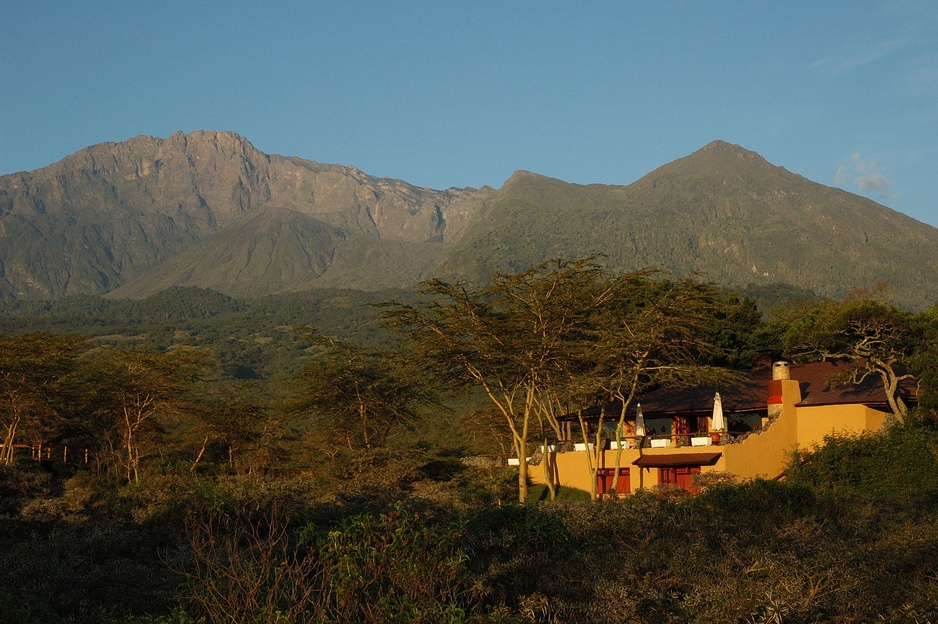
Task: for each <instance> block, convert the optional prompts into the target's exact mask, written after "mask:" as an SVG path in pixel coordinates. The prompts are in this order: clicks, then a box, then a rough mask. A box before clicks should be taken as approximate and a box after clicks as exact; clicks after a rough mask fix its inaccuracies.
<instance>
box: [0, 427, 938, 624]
mask: <svg viewBox="0 0 938 624" xmlns="http://www.w3.org/2000/svg"><path fill="white" fill-rule="evenodd" d="M936 441H938V433H936V431H935V430H933V429H931V428H929V427H926V426H922V425H909V426H906V427H902V428H893V429H891V430H889V431H888V432H885V433H883V434H881V435H870V436H863V437H860V438H851V439H841V438H832V439H830V440H829V441H828V444H827V445H826V446H824V447H822V448H820V449H816V450H814V451H810V452H804V453H801V454H799V455H798V456H797V458H796V461H795V463H794V464H793V465H792V467H791V469H790V471H789V478H788V480H787V481H781V482H779V481H752V482H745V483H739V484H734V483H730V482H726V481H723V482H720V481H718V482H715V483H711V484H708V485H707V486H706V487H705V489H704V491H703V492H702V493H701V494H699V495H697V496H690V495H677V496H664V495H661V493H653V492H646V493H639V494H636V495H633V496H630V497H627V498H624V499H620V500H618V501H601V502H590V501H584V502H576V501H565V502H554V503H528V504H526V505H517V504H504V503H502V504H499V503H498V502H496V500H497V499H487V498H486V497H484V496H480V495H479V494H478V491H480V490H484V489H486V488H488V487H492V475H487V474H484V473H477V474H476V476H475V477H474V476H473V473H472V471H465V470H455V469H453V470H450V469H447V470H439V469H438V468H439V467H438V466H436V465H434V469H432V470H429V469H428V470H426V471H424V470H422V469H420V468H419V466H420V465H421V464H420V462H417V461H416V458H415V463H413V464H407V466H406V469H402V470H399V471H395V472H396V473H397V474H399V478H397V479H386V480H385V481H382V482H380V483H381V485H380V488H379V489H381V490H383V491H384V492H385V495H378V492H377V491H376V490H375V489H372V490H369V489H368V487H367V484H368V483H379V481H377V480H375V481H373V482H372V481H369V475H368V474H367V472H362V473H360V474H359V477H360V478H361V482H360V483H358V485H356V486H355V487H351V484H352V482H350V483H349V487H346V488H344V489H340V490H338V491H333V492H332V493H327V492H325V491H324V490H323V488H322V484H321V483H320V482H318V481H317V480H316V479H311V478H309V477H307V476H303V475H298V476H296V477H291V478H287V477H285V476H280V477H266V478H262V477H247V476H237V475H232V476H227V477H225V476H215V477H206V476H198V475H194V474H191V473H189V472H188V471H183V472H180V473H172V472H170V473H167V474H165V475H163V476H160V477H158V478H157V477H155V476H154V477H151V478H150V479H148V480H147V481H145V482H142V483H141V484H139V485H121V484H118V483H116V482H113V481H99V480H98V479H99V478H97V477H94V476H93V475H89V474H84V473H80V474H78V475H76V476H74V477H71V478H70V479H69V480H67V481H66V482H64V484H62V487H60V488H59V491H60V492H61V496H59V497H58V498H55V492H56V489H55V488H53V487H51V486H50V485H49V484H48V483H47V481H48V479H47V478H45V477H44V478H42V479H40V478H38V477H37V476H36V475H35V474H34V475H33V476H30V474H28V473H27V474H17V473H16V472H15V471H16V470H22V469H21V468H16V469H13V472H7V473H4V475H3V477H4V481H3V482H4V483H5V484H6V487H7V488H8V491H11V492H15V493H16V496H17V497H18V498H17V500H18V503H17V504H16V505H12V506H7V507H5V512H6V516H5V517H4V518H2V519H0V523H2V526H0V542H2V544H0V546H2V550H0V588H2V589H0V608H2V609H3V611H2V613H3V614H4V617H7V616H9V617H11V618H14V621H17V622H27V623H30V622H36V623H39V622H133V623H135V624H196V623H197V622H204V623H206V624H207V623H213V622H232V621H237V622H258V623H260V622H264V623H266V622H378V621H398V622H478V623H482V624H484V623H490V622H505V623H508V622H532V623H541V622H544V623H546V622H583V623H594V622H595V623H605V622H642V623H664V622H675V623H677V622H701V623H703V622H708V623H709V622H725V623H731V622H732V623H740V622H817V621H825V622H847V621H889V622H928V621H938V505H936V504H935V498H934V491H935V489H934V487H935V471H934V468H935V465H934V463H933V462H934V461H935V455H934V453H935V449H936V448H938V444H936ZM402 466H403V464H402ZM370 469H373V470H381V468H380V466H377V465H376V466H372V467H371V468H370ZM362 470H366V467H365V466H362ZM873 472H875V473H876V474H878V475H879V478H876V479H873V478H871V476H870V475H871V474H872V473H873ZM386 476H388V475H386ZM495 481H496V482H498V479H495ZM335 485H336V484H335V483H332V486H335ZM502 485H503V484H502ZM496 487H501V486H496ZM450 490H452V491H450ZM465 490H468V491H471V492H473V494H472V495H471V496H470V497H468V498H465V497H462V496H460V495H459V492H461V491H465ZM503 500H504V499H503ZM37 501H52V502H50V503H49V506H48V509H50V510H51V509H53V508H55V509H58V510H60V511H61V510H67V513H59V512H56V513H54V514H52V513H51V512H50V514H51V515H50V516H48V517H47V518H45V519H42V518H41V517H40V516H41V514H39V513H37V510H39V508H40V507H41V505H40V503H39V502H37ZM56 501H57V502H56ZM28 510H32V511H29V514H28V515H27V514H26V512H27V511H28Z"/></svg>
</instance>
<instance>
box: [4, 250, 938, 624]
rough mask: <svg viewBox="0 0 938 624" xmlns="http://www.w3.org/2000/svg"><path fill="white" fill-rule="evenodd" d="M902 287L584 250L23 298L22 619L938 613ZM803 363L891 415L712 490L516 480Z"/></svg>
mask: <svg viewBox="0 0 938 624" xmlns="http://www.w3.org/2000/svg"><path fill="white" fill-rule="evenodd" d="M888 295H889V293H888V288H886V287H883V286H880V287H877V288H874V289H871V290H869V291H864V292H856V293H851V294H850V295H849V296H848V297H846V298H844V299H843V300H836V301H835V300H826V299H819V298H816V297H813V296H812V295H811V293H809V292H806V291H803V290H800V289H797V288H791V287H784V286H776V287H772V288H769V289H764V291H762V292H754V291H751V290H750V291H744V292H742V293H737V292H732V291H729V290H726V289H724V288H721V287H719V286H718V285H716V284H713V283H708V282H702V281H698V280H694V279H674V278H671V277H670V276H668V275H666V274H663V273H660V272H656V271H639V272H634V273H628V274H621V275H611V274H608V273H607V272H605V271H604V270H603V269H601V268H600V267H599V266H598V265H597V264H595V263H594V262H593V261H592V260H590V259H586V260H554V261H550V262H547V263H544V264H542V265H540V266H538V267H535V268H533V269H530V270H528V271H523V272H520V273H517V274H511V275H498V276H496V277H494V278H492V279H491V280H490V281H488V282H486V283H484V284H479V285H473V284H463V283H449V282H443V281H431V282H427V283H424V284H423V285H422V288H421V289H420V290H419V291H417V292H404V291H384V292H379V293H361V292H356V291H341V290H335V291H320V292H316V293H302V294H293V295H278V296H271V297H267V298H264V299H257V300H236V299H232V298H230V297H227V296H224V295H220V294H218V293H214V292H212V291H207V290H201V289H195V288H182V289H173V290H170V291H166V292H164V293H162V294H161V295H157V296H155V297H151V298H150V299H147V300H142V301H129V300H109V299H104V298H100V297H80V298H72V299H63V300H59V301H55V302H35V301H10V302H4V303H3V304H2V305H0V332H2V333H0V424H2V428H0V433H2V435H3V439H2V446H0V527H2V530H0V543H2V550H0V558H2V562H0V613H2V614H3V619H4V620H5V621H15V622H37V623H38V622H128V623H139V624H144V623H150V624H156V623H160V624H183V623H195V622H206V623H207V622H212V623H216V622H219V623H220V622H257V623H261V622H264V623H267V622H389V621H394V622H480V623H487V622H506V623H507V622H537V623H540V622H819V621H825V622H841V621H844V622H845V621H889V622H928V621H938V528H936V527H938V418H936V414H938V412H936V409H938V306H935V307H933V308H932V309H930V310H927V311H924V312H911V311H908V310H905V309H902V308H900V307H898V306H895V305H893V304H892V303H890V301H889V296H888ZM780 358H786V359H790V360H793V361H810V360H819V359H832V360H837V361H841V362H844V363H846V364H847V365H848V366H849V367H850V370H851V375H850V376H848V377H843V378H840V379H832V380H830V383H832V384H834V383H840V384H850V383H854V382H855V381H856V380H858V379H860V378H861V377H866V376H872V377H873V378H875V379H878V380H880V381H881V383H882V384H883V386H884V388H886V391H887V394H888V395H889V396H890V399H891V401H890V408H891V412H892V415H891V417H890V419H889V420H888V422H887V426H884V428H883V429H882V430H881V431H879V432H876V433H870V434H865V435H862V436H854V437H844V436H832V437H830V438H828V439H827V440H826V444H825V445H824V446H822V447H818V448H811V449H796V450H795V449H793V452H792V455H791V458H790V463H789V467H788V469H787V470H786V473H785V478H784V479H783V480H780V481H779V480H774V481H765V480H754V481H740V480H738V479H735V478H734V477H733V476H732V475H725V474H712V473H711V474H709V475H703V476H702V477H701V478H700V481H701V483H700V484H699V485H700V493H699V494H695V495H691V494H688V493H687V492H684V491H682V490H679V489H676V488H668V487H659V488H656V489H654V490H649V491H640V492H638V493H635V494H631V495H627V496H623V497H618V498H616V497H611V498H610V497H609V496H604V497H597V496H595V493H594V495H592V496H591V493H589V492H584V491H578V490H572V489H569V488H567V489H565V488H561V487H559V486H555V485H549V486H547V487H543V486H537V487H535V486H532V485H531V484H530V479H529V478H528V475H527V474H526V470H527V467H526V465H525V462H523V461H522V462H521V464H520V466H518V467H508V466H506V465H505V461H504V459H505V458H506V457H508V456H512V457H525V456H526V455H527V450H528V449H530V448H533V446H534V445H536V444H539V443H541V442H542V441H545V442H546V441H553V440H556V439H557V437H558V434H559V428H558V427H557V426H556V418H557V416H558V415H559V414H563V413H571V412H576V411H577V410H582V409H584V408H586V407H589V406H592V405H597V404H599V403H602V402H604V401H609V400H613V399H617V398H618V399H620V400H623V401H628V400H632V399H633V398H634V397H636V396H639V395H640V394H641V393H642V392H645V391H648V390H652V389H655V388H660V387H668V386H679V385H692V384H697V383H724V384H728V385H730V386H731V385H732V383H733V382H734V378H735V376H736V375H737V374H738V373H739V372H740V371H744V370H747V369H750V368H752V367H754V366H759V365H760V364H764V363H765V362H771V361H773V360H775V359H780ZM900 378H908V379H914V380H915V382H916V384H917V387H918V399H917V401H916V402H913V403H911V404H908V403H906V402H905V401H903V399H902V398H901V397H899V396H898V394H896V393H895V392H894V390H893V389H894V388H895V383H896V382H897V380H898V379H900ZM37 459H40V460H43V461H37Z"/></svg>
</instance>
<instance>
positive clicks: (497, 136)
mask: <svg viewBox="0 0 938 624" xmlns="http://www.w3.org/2000/svg"><path fill="white" fill-rule="evenodd" d="M197 129H213V130H233V131H235V132H238V133H239V134H242V135H244V136H245V137H247V138H248V139H249V140H250V141H251V142H252V143H253V144H254V145H255V146H256V147H257V148H259V149H261V150H263V151H265V152H267V153H274V154H284V155H293V156H301V157H303V158H308V159H311V160H317V161H320V162H328V163H339V164H353V165H355V166H356V167H358V168H359V169H361V170H363V171H365V172H367V173H370V174H372V175H377V176H387V177H393V178H400V179H403V180H406V181H408V182H411V183H413V184H417V185H421V186H429V187H433V188H446V187H450V186H458V187H462V186H476V187H478V186H481V185H483V184H488V185H491V186H495V187H498V186H500V185H501V184H502V183H503V182H504V181H505V180H506V179H507V178H508V177H509V176H510V175H511V174H512V172H513V171H515V170H517V169H527V170H530V171H535V172H537V173H540V174H543V175H548V176H552V177H556V178H560V179H563V180H566V181H568V182H577V183H591V182H600V183H606V184H628V183H630V182H633V181H635V180H636V179H638V178H639V177H641V176H642V175H644V174H646V173H648V172H649V171H651V170H653V169H655V168H656V167H658V166H660V165H662V164H664V163H666V162H669V161H671V160H674V159H676V158H679V157H681V156H685V155H687V154H689V153H691V152H693V151H695V150H697V149H699V148H700V147H702V146H704V145H705V144H707V143H708V142H710V141H711V140H714V139H722V140H726V141H729V142H732V143H738V144H740V145H742V146H744V147H746V148H748V149H751V150H754V151H756V152H758V153H759V154H761V155H762V156H764V157H765V158H766V159H767V160H769V162H772V163H773V164H776V165H780V166H783V167H785V168H786V169H788V170H790V171H793V172H795V173H798V174H801V175H803V176H805V177H807V178H810V179H812V180H814V181H816V182H820V183H822V184H829V185H832V186H839V187H841V188H844V189H846V190H849V191H851V192H855V193H859V194H862V195H865V196H867V197H870V198H871V199H874V200H876V201H879V202H880V203H883V204H885V205H887V206H889V207H891V208H894V209H896V210H899V211H901V212H904V213H906V214H908V215H910V216H913V217H915V218H917V219H919V220H921V221H924V222H926V223H929V224H931V225H935V226H938V3H935V2H934V1H930V0H929V1H910V2H869V1H864V0H854V1H850V2H839V1H829V2H828V1H825V2H768V1H746V2H743V1H739V2H722V1H718V0H715V1H708V2H699V1H694V2H684V1H673V2H660V3H652V2H572V1H571V2H549V1H537V2H535V1H531V2H507V1H504V0H502V1H501V2H487V1H474V2H460V1H458V0H454V1H449V0H447V1H445V2H440V1H439V0H434V1H426V2H390V1H385V2H365V1H361V2H339V1H333V2H270V3H261V2H239V1H226V2H212V1H208V0H203V1H198V2H173V1H162V2H130V1H119V2H95V1H91V0H89V1H85V2H75V1H68V2H64V1H63V2H46V1H42V0H31V1H28V2H27V1H15V2H14V1H13V0H0V174H5V173H12V172H15V171H20V170H31V169H36V168H39V167H42V166H45V165H48V164H50V163H52V162H54V161H56V160H59V159H60V158H62V157H64V156H66V155H67V154H70V153H72V152H75V151H76V150H78V149H81V148H82V147H84V146H87V145H92V144H94V143H100V142H103V141H122V140H125V139H128V138H130V137H132V136H135V135H138V134H148V135H154V136H161V137H165V136H168V135H169V134H170V133H172V132H173V131H176V130H183V131H185V132H189V131H192V130H197Z"/></svg>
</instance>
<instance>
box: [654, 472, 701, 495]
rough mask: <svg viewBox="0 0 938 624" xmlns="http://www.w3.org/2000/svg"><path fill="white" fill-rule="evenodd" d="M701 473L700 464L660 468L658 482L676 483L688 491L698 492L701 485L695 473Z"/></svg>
mask: <svg viewBox="0 0 938 624" xmlns="http://www.w3.org/2000/svg"><path fill="white" fill-rule="evenodd" d="M698 474H700V466H674V467H672V468H659V469H658V483H659V484H665V483H667V484H670V485H676V486H678V487H679V488H682V489H684V490H687V491H688V492H692V493H695V494H696V493H697V492H699V491H700V486H698V485H697V481H696V479H695V478H694V475H698Z"/></svg>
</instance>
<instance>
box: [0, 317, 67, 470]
mask: <svg viewBox="0 0 938 624" xmlns="http://www.w3.org/2000/svg"><path fill="white" fill-rule="evenodd" d="M82 348H83V343H82V341H81V339H79V338H76V337H72V336H54V335H51V334H31V335H24V336H11V335H0V425H2V427H3V438H2V440H0V463H2V464H12V463H13V448H14V447H13V444H14V442H15V441H16V438H17V436H18V435H20V434H21V433H22V432H23V431H24V430H26V432H28V433H30V434H33V435H34V436H38V437H39V438H40V441H41V438H42V436H43V435H44V434H47V433H49V431H50V429H51V427H52V424H53V421H54V420H55V419H56V418H57V416H59V413H58V412H59V410H58V409H57V403H59V400H60V398H61V396H62V393H63V391H64V384H65V382H66V380H67V378H68V376H69V375H70V374H71V373H72V371H73V370H74V367H75V358H76V357H77V355H78V353H79V352H80V350H81V349H82Z"/></svg>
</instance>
